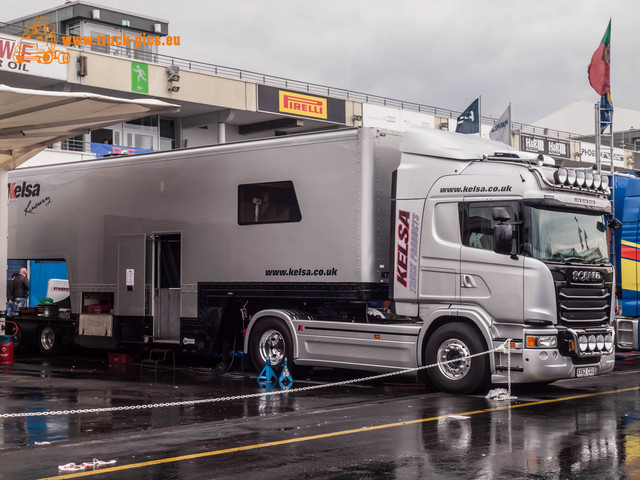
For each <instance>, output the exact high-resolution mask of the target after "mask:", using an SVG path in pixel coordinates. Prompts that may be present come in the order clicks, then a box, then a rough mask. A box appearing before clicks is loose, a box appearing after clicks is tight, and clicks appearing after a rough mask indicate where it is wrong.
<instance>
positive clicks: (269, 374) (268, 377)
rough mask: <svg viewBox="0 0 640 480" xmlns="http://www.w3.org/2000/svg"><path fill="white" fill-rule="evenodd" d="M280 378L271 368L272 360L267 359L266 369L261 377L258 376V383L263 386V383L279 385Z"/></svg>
mask: <svg viewBox="0 0 640 480" xmlns="http://www.w3.org/2000/svg"><path fill="white" fill-rule="evenodd" d="M277 382H278V376H277V375H276V372H274V371H273V368H271V360H269V359H267V363H265V364H264V368H263V369H262V372H260V375H258V383H259V384H260V385H261V386H262V383H277Z"/></svg>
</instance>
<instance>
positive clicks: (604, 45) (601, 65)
mask: <svg viewBox="0 0 640 480" xmlns="http://www.w3.org/2000/svg"><path fill="white" fill-rule="evenodd" d="M610 43H611V20H609V26H608V27H607V31H606V32H605V33H604V37H602V41H601V42H600V45H599V46H598V49H597V50H596V51H595V53H594V54H593V56H592V57H591V63H590V64H589V68H588V69H587V72H588V73H589V83H590V84H591V86H592V87H593V89H594V90H595V91H596V92H598V95H604V94H605V93H607V92H608V91H609V90H611V84H610V82H609V52H610Z"/></svg>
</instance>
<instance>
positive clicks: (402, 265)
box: [396, 210, 409, 287]
mask: <svg viewBox="0 0 640 480" xmlns="http://www.w3.org/2000/svg"><path fill="white" fill-rule="evenodd" d="M408 253H409V212H406V211H404V210H399V211H398V254H397V261H396V265H397V266H396V280H398V282H399V283H400V284H401V285H402V286H403V287H406V286H407V272H408V268H407V267H408V263H409V255H408Z"/></svg>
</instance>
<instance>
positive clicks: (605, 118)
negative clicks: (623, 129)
mask: <svg viewBox="0 0 640 480" xmlns="http://www.w3.org/2000/svg"><path fill="white" fill-rule="evenodd" d="M612 115H613V105H612V104H611V90H609V91H608V92H607V93H605V94H604V95H602V96H601V97H600V134H603V133H604V131H605V130H606V129H607V127H609V126H610V125H611V116H612Z"/></svg>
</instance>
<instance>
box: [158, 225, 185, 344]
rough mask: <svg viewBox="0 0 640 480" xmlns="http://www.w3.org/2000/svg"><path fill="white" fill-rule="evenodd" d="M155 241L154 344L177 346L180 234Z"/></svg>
mask: <svg viewBox="0 0 640 480" xmlns="http://www.w3.org/2000/svg"><path fill="white" fill-rule="evenodd" d="M153 238H154V243H153V245H154V256H153V258H154V262H155V268H154V275H153V276H154V278H153V297H154V298H153V305H154V308H153V336H154V342H165V343H167V342H170V343H175V342H179V341H180V282H181V271H182V260H181V259H182V241H181V235H180V234H179V233H171V234H156V235H154V236H153Z"/></svg>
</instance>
